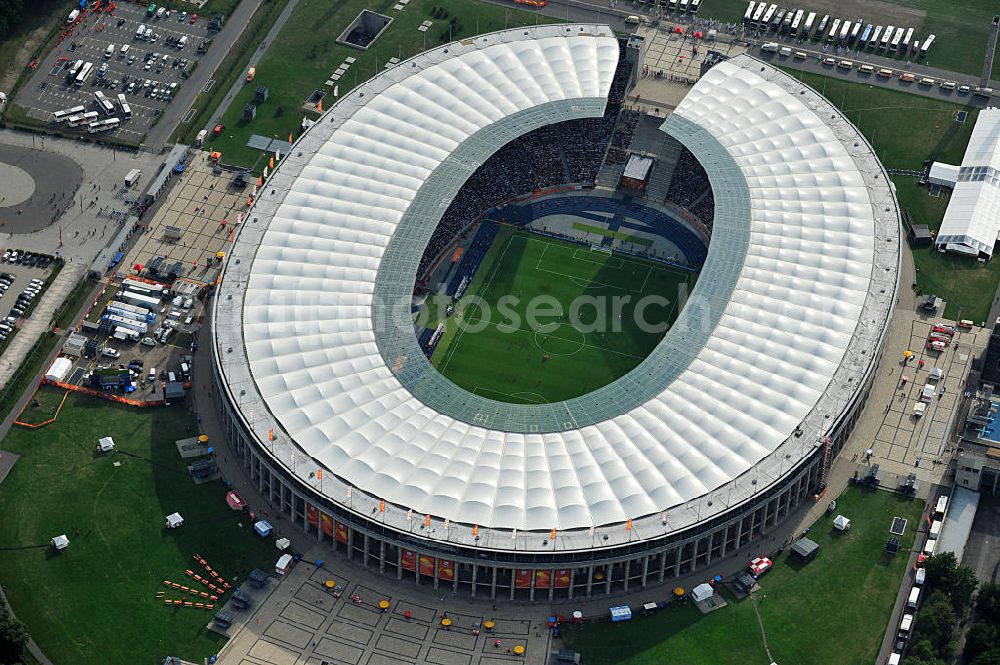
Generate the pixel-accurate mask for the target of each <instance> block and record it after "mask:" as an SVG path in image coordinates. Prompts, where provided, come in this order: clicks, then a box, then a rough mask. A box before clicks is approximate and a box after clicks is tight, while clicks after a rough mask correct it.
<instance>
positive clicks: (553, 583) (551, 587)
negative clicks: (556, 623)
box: [549, 568, 559, 603]
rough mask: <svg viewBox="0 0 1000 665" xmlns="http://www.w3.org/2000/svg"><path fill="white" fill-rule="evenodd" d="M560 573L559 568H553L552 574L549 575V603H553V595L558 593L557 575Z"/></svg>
mask: <svg viewBox="0 0 1000 665" xmlns="http://www.w3.org/2000/svg"><path fill="white" fill-rule="evenodd" d="M558 572H559V569H558V568H553V569H552V572H550V573H549V602H550V603H551V602H552V598H553V595H554V594H555V592H556V573H558Z"/></svg>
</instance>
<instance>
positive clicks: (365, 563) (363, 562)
mask: <svg viewBox="0 0 1000 665" xmlns="http://www.w3.org/2000/svg"><path fill="white" fill-rule="evenodd" d="M364 535H365V538H364V541H362V542H364V544H365V553H364V554H362V555H361V565H362V566H364V567H365V568H367V567H368V534H367V533H366V534H364Z"/></svg>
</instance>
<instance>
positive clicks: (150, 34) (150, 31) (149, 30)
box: [145, 28, 153, 40]
mask: <svg viewBox="0 0 1000 665" xmlns="http://www.w3.org/2000/svg"><path fill="white" fill-rule="evenodd" d="M145 37H146V39H147V40H148V39H152V38H153V29H152V28H146V35H145Z"/></svg>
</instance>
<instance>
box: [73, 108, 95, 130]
mask: <svg viewBox="0 0 1000 665" xmlns="http://www.w3.org/2000/svg"><path fill="white" fill-rule="evenodd" d="M95 120H97V111H87V112H86V113H81V114H80V115H74V116H72V117H70V118H67V119H66V124H67V125H68V126H70V127H79V126H80V125H86V124H87V123H90V122H93V121H95Z"/></svg>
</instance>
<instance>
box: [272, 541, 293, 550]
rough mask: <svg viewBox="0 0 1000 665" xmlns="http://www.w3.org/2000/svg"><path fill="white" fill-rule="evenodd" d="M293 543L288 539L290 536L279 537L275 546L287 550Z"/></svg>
mask: <svg viewBox="0 0 1000 665" xmlns="http://www.w3.org/2000/svg"><path fill="white" fill-rule="evenodd" d="M291 545H292V541H290V540H288V538H278V539H277V540H276V541H274V546H275V547H277V548H278V549H279V550H282V551H284V550H287V549H288V548H289V547H291Z"/></svg>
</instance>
